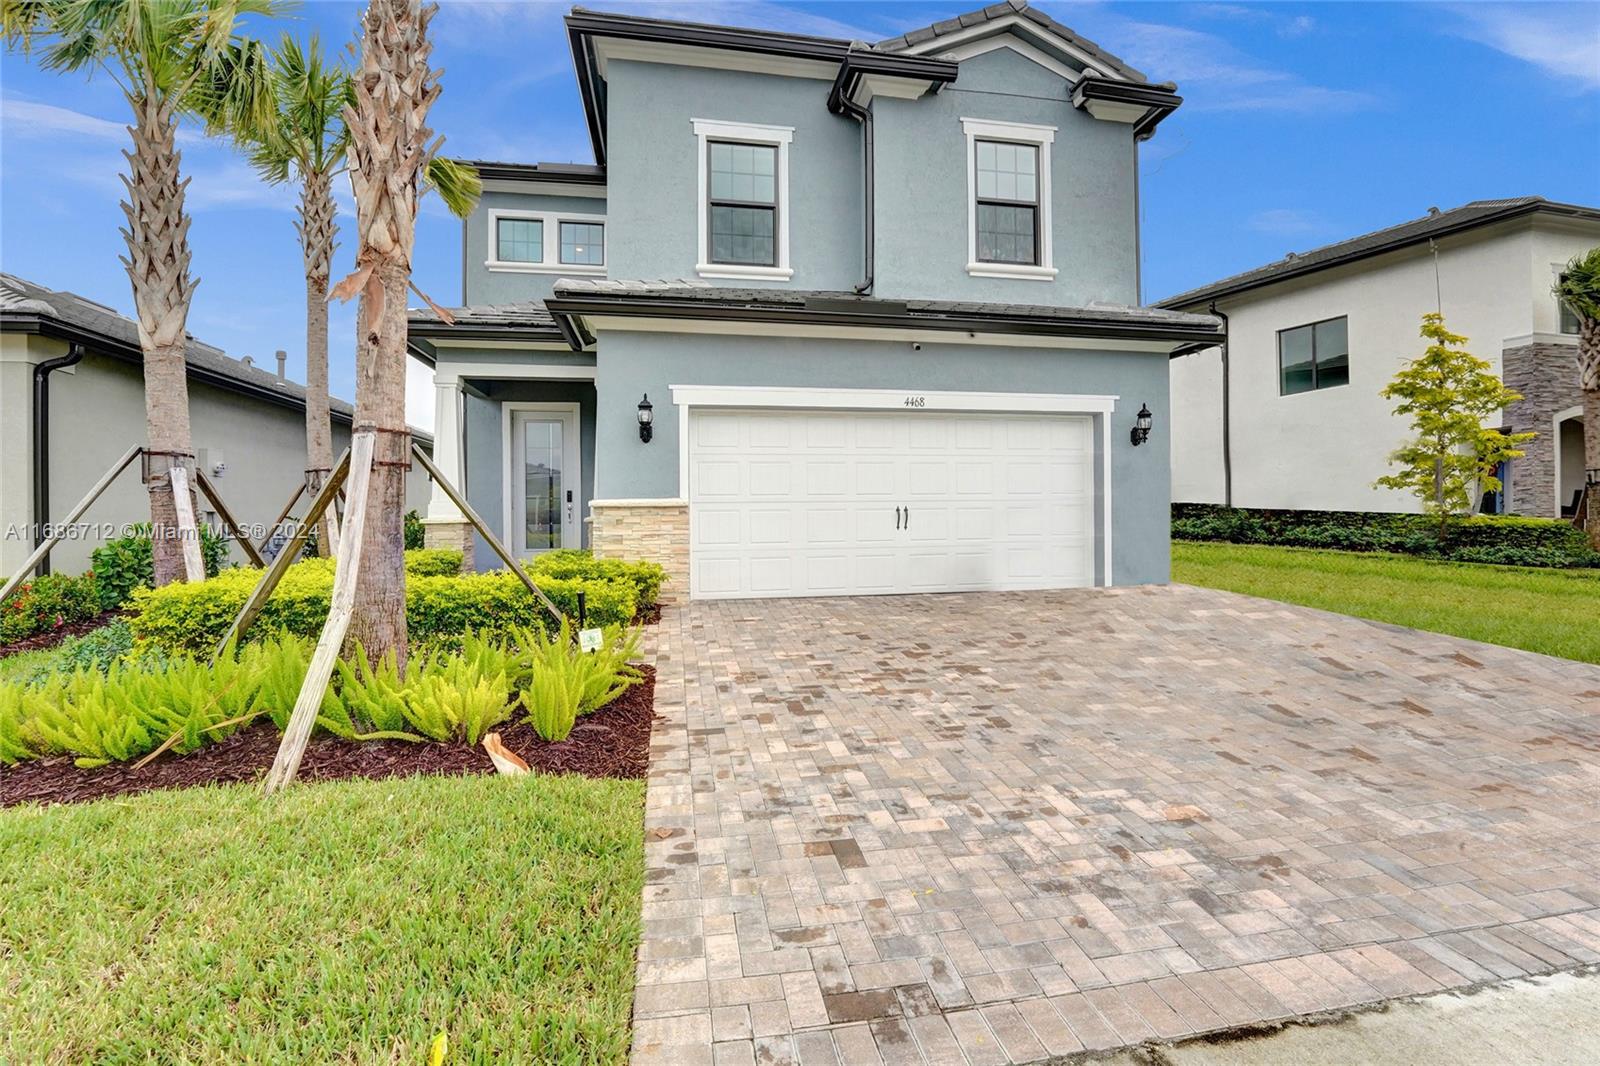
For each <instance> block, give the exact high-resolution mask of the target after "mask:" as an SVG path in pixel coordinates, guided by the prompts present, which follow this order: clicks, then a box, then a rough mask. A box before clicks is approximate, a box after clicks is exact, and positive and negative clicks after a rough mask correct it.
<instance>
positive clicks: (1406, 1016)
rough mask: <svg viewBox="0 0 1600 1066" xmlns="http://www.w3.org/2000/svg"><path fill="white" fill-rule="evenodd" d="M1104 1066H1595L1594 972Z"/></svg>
mask: <svg viewBox="0 0 1600 1066" xmlns="http://www.w3.org/2000/svg"><path fill="white" fill-rule="evenodd" d="M1097 1061H1098V1062H1101V1063H1104V1064H1105V1066H1152V1064H1159V1066H1280V1064H1283V1063H1295V1064H1297V1066H1319V1064H1324V1063H1325V1064H1329V1066H1368V1064H1372V1066H1377V1064H1380V1063H1381V1064H1382V1066H1412V1064H1416V1066H1422V1064H1428V1066H1433V1064H1437V1063H1449V1064H1450V1066H1504V1064H1506V1063H1517V1064H1518V1066H1568V1064H1571V1066H1578V1064H1580V1063H1582V1064H1588V1063H1595V1062H1600V972H1597V971H1596V970H1594V969H1590V970H1587V971H1581V972H1576V973H1560V974H1552V975H1550V976H1548V977H1532V978H1527V979H1525V980H1520V981H1508V982H1506V983H1505V984H1499V985H1492V986H1489V987H1487V988H1482V989H1479V990H1477V991H1474V992H1448V993H1443V994H1441V995H1437V996H1428V997H1426V998H1424V999H1414V1000H1407V1001H1403V1002H1397V1003H1392V1004H1390V1005H1389V1006H1387V1007H1385V1008H1382V1009H1378V1010H1369V1011H1360V1012H1356V1013H1352V1014H1349V1015H1347V1016H1345V1017H1343V1018H1338V1019H1331V1020H1329V1021H1326V1022H1323V1023H1321V1024H1291V1025H1288V1026H1285V1027H1284V1028H1282V1029H1279V1030H1278V1031H1276V1032H1274V1033H1268V1034H1265V1035H1261V1036H1246V1037H1241V1038H1238V1039H1233V1040H1205V1039H1200V1040H1195V1041H1191V1042H1189V1043H1185V1044H1178V1045H1175V1046H1157V1047H1144V1048H1138V1049H1134V1050H1130V1051H1124V1052H1120V1053H1118V1054H1117V1055H1115V1056H1114V1057H1112V1058H1109V1059H1099V1060H1097Z"/></svg>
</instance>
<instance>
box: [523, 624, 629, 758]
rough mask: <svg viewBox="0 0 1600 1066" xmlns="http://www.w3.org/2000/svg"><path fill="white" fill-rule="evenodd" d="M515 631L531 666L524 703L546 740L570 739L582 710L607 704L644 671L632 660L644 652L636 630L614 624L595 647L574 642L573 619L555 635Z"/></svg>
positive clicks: (526, 661)
mask: <svg viewBox="0 0 1600 1066" xmlns="http://www.w3.org/2000/svg"><path fill="white" fill-rule="evenodd" d="M512 636H513V639H514V640H515V641H516V643H517V645H518V648H519V649H520V651H521V653H522V655H523V657H524V665H525V669H526V674H525V684H524V686H523V688H522V694H521V703H522V706H523V708H524V709H525V710H526V711H527V712H528V714H527V719H528V723H529V724H530V725H532V726H533V728H534V731H535V732H536V733H538V734H539V735H540V736H541V737H543V738H544V739H545V740H551V741H561V740H565V739H567V737H568V736H569V735H570V734H571V733H572V727H573V725H574V724H575V723H576V722H577V720H578V716H579V715H584V714H589V713H590V712H592V711H595V710H597V709H599V708H601V707H604V706H605V705H606V704H608V703H610V702H611V701H612V700H614V699H616V698H617V697H618V696H620V695H622V694H623V693H624V692H626V691H627V689H628V686H630V685H635V684H638V682H639V680H640V677H641V675H640V673H639V671H638V670H637V669H635V668H634V667H633V666H630V665H629V662H628V661H629V660H630V659H632V658H635V657H636V656H637V655H638V653H639V635H638V632H637V631H633V630H624V629H622V628H621V627H620V626H613V627H610V628H608V629H607V631H606V633H605V641H604V644H603V645H602V646H601V648H600V650H599V651H595V652H585V651H580V650H579V649H578V648H577V647H576V646H575V645H574V644H573V640H572V628H571V625H570V624H569V623H562V625H561V629H560V631H559V632H558V633H556V634H554V635H551V634H546V633H531V632H527V631H517V632H514V633H513V635H512Z"/></svg>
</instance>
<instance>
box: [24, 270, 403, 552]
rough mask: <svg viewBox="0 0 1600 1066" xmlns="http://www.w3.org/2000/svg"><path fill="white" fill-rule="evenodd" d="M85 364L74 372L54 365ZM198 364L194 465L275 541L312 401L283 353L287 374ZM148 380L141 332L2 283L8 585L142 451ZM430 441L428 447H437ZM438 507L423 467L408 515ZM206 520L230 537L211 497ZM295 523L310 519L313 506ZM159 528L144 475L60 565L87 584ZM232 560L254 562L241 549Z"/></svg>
mask: <svg viewBox="0 0 1600 1066" xmlns="http://www.w3.org/2000/svg"><path fill="white" fill-rule="evenodd" d="M80 353H81V356H82V358H81V359H80V360H79V361H78V362H76V363H70V362H65V363H64V364H63V363H57V362H54V361H56V360H63V361H65V360H66V359H67V358H68V357H69V356H70V355H73V354H80ZM187 358H188V363H189V421H190V425H191V427H192V432H193V437H194V446H195V462H196V465H197V466H198V467H199V468H200V469H201V470H204V471H205V473H206V475H207V476H208V477H210V478H211V479H212V481H213V482H214V483H215V485H216V487H217V491H218V493H219V494H220V495H221V496H222V498H223V502H224V503H226V504H227V507H228V510H229V511H231V512H232V513H233V515H234V517H235V518H237V519H238V520H239V522H240V523H241V524H243V525H244V526H245V527H246V530H247V532H248V531H249V528H250V527H251V526H261V527H263V528H264V527H266V526H267V525H269V524H270V523H271V522H272V521H273V520H274V519H276V518H277V517H278V514H279V513H280V512H281V511H282V509H283V506H284V505H285V504H286V503H288V501H289V496H290V494H291V493H293V492H294V489H295V486H296V485H298V484H299V483H300V482H301V481H302V480H304V477H305V475H304V470H305V465H306V443H305V441H306V436H305V388H304V387H303V386H301V385H297V384H295V383H293V382H291V381H288V380H286V379H285V378H284V374H283V359H284V355H283V353H282V352H279V353H278V367H277V372H276V373H272V372H270V371H268V370H264V369H262V368H260V367H256V366H253V365H251V362H250V359H249V357H245V358H244V359H231V358H229V357H228V356H227V355H226V354H224V353H223V352H222V351H221V350H220V349H217V348H213V347H211V346H210V345H207V344H202V343H200V342H199V341H196V340H193V339H191V340H190V341H189V350H188V355H187ZM142 366H143V357H142V355H141V354H140V350H139V333H138V327H137V325H136V324H135V322H134V321H133V320H132V319H130V318H126V317H124V316H122V315H120V314H118V313H117V312H115V311H113V310H111V309H110V308H109V307H104V306H102V305H100V304H97V303H95V302H94V301H92V300H88V299H85V298H84V297H82V296H78V295H75V294H73V293H70V292H57V291H54V290H52V289H47V288H45V287H43V286H41V285H36V284H34V283H33V282H30V281H24V280H23V279H21V278H18V277H13V276H12V275H10V274H0V581H3V580H4V579H5V577H7V576H9V575H10V574H11V573H12V572H14V571H15V570H16V568H17V567H19V566H21V565H22V563H23V562H24V561H25V560H26V559H27V557H28V555H29V554H30V553H31V552H32V551H33V548H34V544H35V540H34V538H35V536H36V534H37V532H38V530H37V525H38V524H39V523H41V522H42V523H45V524H48V523H52V522H59V521H60V520H61V519H62V518H64V517H65V516H66V514H67V511H68V510H69V509H70V508H71V507H72V506H73V504H75V503H77V502H78V500H80V499H81V498H82V497H83V495H84V494H85V493H87V492H88V491H89V489H90V488H91V487H92V486H93V485H94V483H95V482H96V481H97V480H98V479H99V478H100V476H101V475H102V474H104V473H105V472H106V469H107V468H108V467H110V466H111V464H112V463H114V462H115V461H116V460H117V458H118V457H119V456H121V455H122V454H123V453H124V452H126V451H127V450H128V448H129V447H131V446H132V445H135V444H141V443H143V442H144V439H145V421H144V376H143V373H142V369H141V368H142ZM41 385H42V386H43V392H42V394H41V392H40V386H41ZM332 405H333V446H334V450H335V454H337V452H338V451H339V450H341V449H343V448H344V447H345V446H346V445H347V444H348V443H349V440H350V416H351V407H350V405H349V404H347V403H345V402H344V401H342V400H337V399H335V400H333V401H332ZM41 437H42V439H43V440H44V441H45V442H46V447H45V448H43V449H40V448H38V447H37V443H38V441H39V440H40V439H41ZM420 439H421V441H422V443H423V444H424V446H428V447H431V444H432V440H431V438H430V437H427V436H426V435H423V436H422V437H421V438H420ZM427 494H428V486H427V479H426V475H424V474H423V473H422V470H421V467H420V465H419V466H417V467H415V468H414V469H413V471H412V477H411V481H410V484H409V485H408V489H407V495H408V498H409V499H410V501H411V504H410V505H411V506H414V507H415V506H425V505H426V500H427ZM200 508H201V511H200V513H199V515H198V517H199V518H200V519H201V520H202V521H206V522H209V523H210V524H212V525H214V526H219V527H220V522H219V521H218V519H217V517H216V516H215V515H214V514H213V513H211V511H210V505H209V504H208V503H207V502H206V501H205V499H204V497H201V498H200ZM294 513H295V514H296V515H300V514H304V513H305V505H304V504H303V503H302V504H300V505H299V506H298V507H297V509H296V510H295V512H294ZM149 519H150V504H149V495H148V493H146V491H145V489H144V486H143V485H142V484H141V483H140V480H139V466H138V464H137V463H136V464H134V465H133V466H132V467H130V468H128V469H127V470H125V471H123V472H122V474H121V476H119V477H118V478H117V480H116V481H115V482H114V483H113V484H112V485H111V487H110V488H109V489H108V490H107V491H106V493H105V495H103V496H101V497H100V499H99V501H98V502H97V503H95V504H94V506H92V507H91V508H90V509H89V510H88V512H87V513H86V514H85V515H84V516H83V518H82V519H81V520H80V521H81V523H82V527H81V532H80V533H78V534H74V535H72V536H70V537H69V539H67V540H65V541H63V542H61V543H60V544H58V545H57V546H56V547H55V548H54V549H53V550H52V551H51V554H50V560H49V561H50V563H51V564H52V566H53V568H54V569H55V570H57V571H60V572H63V573H77V572H79V571H81V570H85V569H87V568H88V566H89V554H90V552H92V551H93V550H94V549H95V548H96V547H98V546H99V545H100V544H101V543H102V542H103V541H105V540H107V539H110V538H109V537H107V536H104V535H102V534H104V533H105V532H106V531H108V530H109V531H110V532H111V533H112V534H113V535H114V534H115V532H116V530H117V529H118V528H119V527H122V526H124V525H127V524H130V523H134V522H147V521H149ZM257 539H258V542H259V538H257ZM233 560H234V561H235V562H240V563H243V562H245V561H246V560H245V556H244V554H243V553H242V552H240V551H239V550H238V548H237V547H235V548H234V549H233Z"/></svg>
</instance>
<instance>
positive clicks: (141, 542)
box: [89, 522, 228, 611]
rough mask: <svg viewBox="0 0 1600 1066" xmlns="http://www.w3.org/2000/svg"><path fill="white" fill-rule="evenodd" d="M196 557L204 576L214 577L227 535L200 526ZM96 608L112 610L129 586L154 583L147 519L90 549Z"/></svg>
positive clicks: (126, 596)
mask: <svg viewBox="0 0 1600 1066" xmlns="http://www.w3.org/2000/svg"><path fill="white" fill-rule="evenodd" d="M200 557H201V558H202V559H203V560H204V561H205V565H206V576H207V577H216V576H217V574H218V573H219V572H220V571H221V570H222V568H223V567H224V566H225V565H226V564H227V562H228V538H227V535H226V534H223V533H219V532H218V531H216V530H214V529H212V528H211V527H210V526H208V525H205V524H203V523H202V524H201V526H200ZM89 558H90V562H91V565H92V567H93V569H94V573H95V579H96V584H97V585H98V586H99V590H100V608H101V610H105V611H114V610H116V609H117V608H118V607H121V606H122V605H123V604H125V603H127V602H128V600H129V599H130V598H131V597H132V595H133V590H134V589H136V588H139V587H140V586H143V587H145V588H150V587H151V586H153V585H154V584H155V583H156V569H155V563H154V562H153V561H152V559H151V557H150V523H148V522H141V523H139V524H138V525H136V526H134V527H133V531H132V532H131V533H129V534H128V535H127V536H125V537H118V538H117V539H116V540H111V541H107V542H106V543H104V544H102V545H101V546H100V547H98V548H96V549H95V550H94V551H93V552H92V553H90V556H89Z"/></svg>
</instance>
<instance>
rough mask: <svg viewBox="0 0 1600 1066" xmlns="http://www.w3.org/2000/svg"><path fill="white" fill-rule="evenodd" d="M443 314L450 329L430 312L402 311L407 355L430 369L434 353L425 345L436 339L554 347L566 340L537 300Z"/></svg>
mask: <svg viewBox="0 0 1600 1066" xmlns="http://www.w3.org/2000/svg"><path fill="white" fill-rule="evenodd" d="M446 310H447V311H448V312H449V315H450V317H451V318H453V319H454V320H455V323H454V324H453V325H447V324H446V323H445V321H444V320H443V319H442V318H440V317H439V316H438V314H436V313H435V312H434V311H433V310H432V309H431V308H426V307H413V308H410V309H409V310H407V311H406V323H407V332H408V335H409V338H410V346H411V354H412V355H415V356H416V357H417V358H419V359H421V360H422V361H423V362H425V363H427V364H428V365H430V366H432V365H433V363H434V352H433V346H432V345H430V344H428V343H427V342H428V341H430V340H432V339H434V338H436V337H453V338H459V339H462V340H470V339H479V340H496V339H499V340H505V339H507V338H508V337H513V336H514V337H516V338H517V339H519V340H550V341H555V342H558V343H559V342H562V341H564V340H566V335H565V334H564V333H562V332H561V330H560V328H559V327H558V326H557V325H556V321H555V319H554V318H552V317H551V315H550V312H549V311H547V310H545V307H544V304H543V303H541V302H540V301H538V300H525V301H522V302H519V303H509V304H493V305H487V304H479V305H475V306H471V307H450V308H446ZM419 342H420V343H419Z"/></svg>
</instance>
